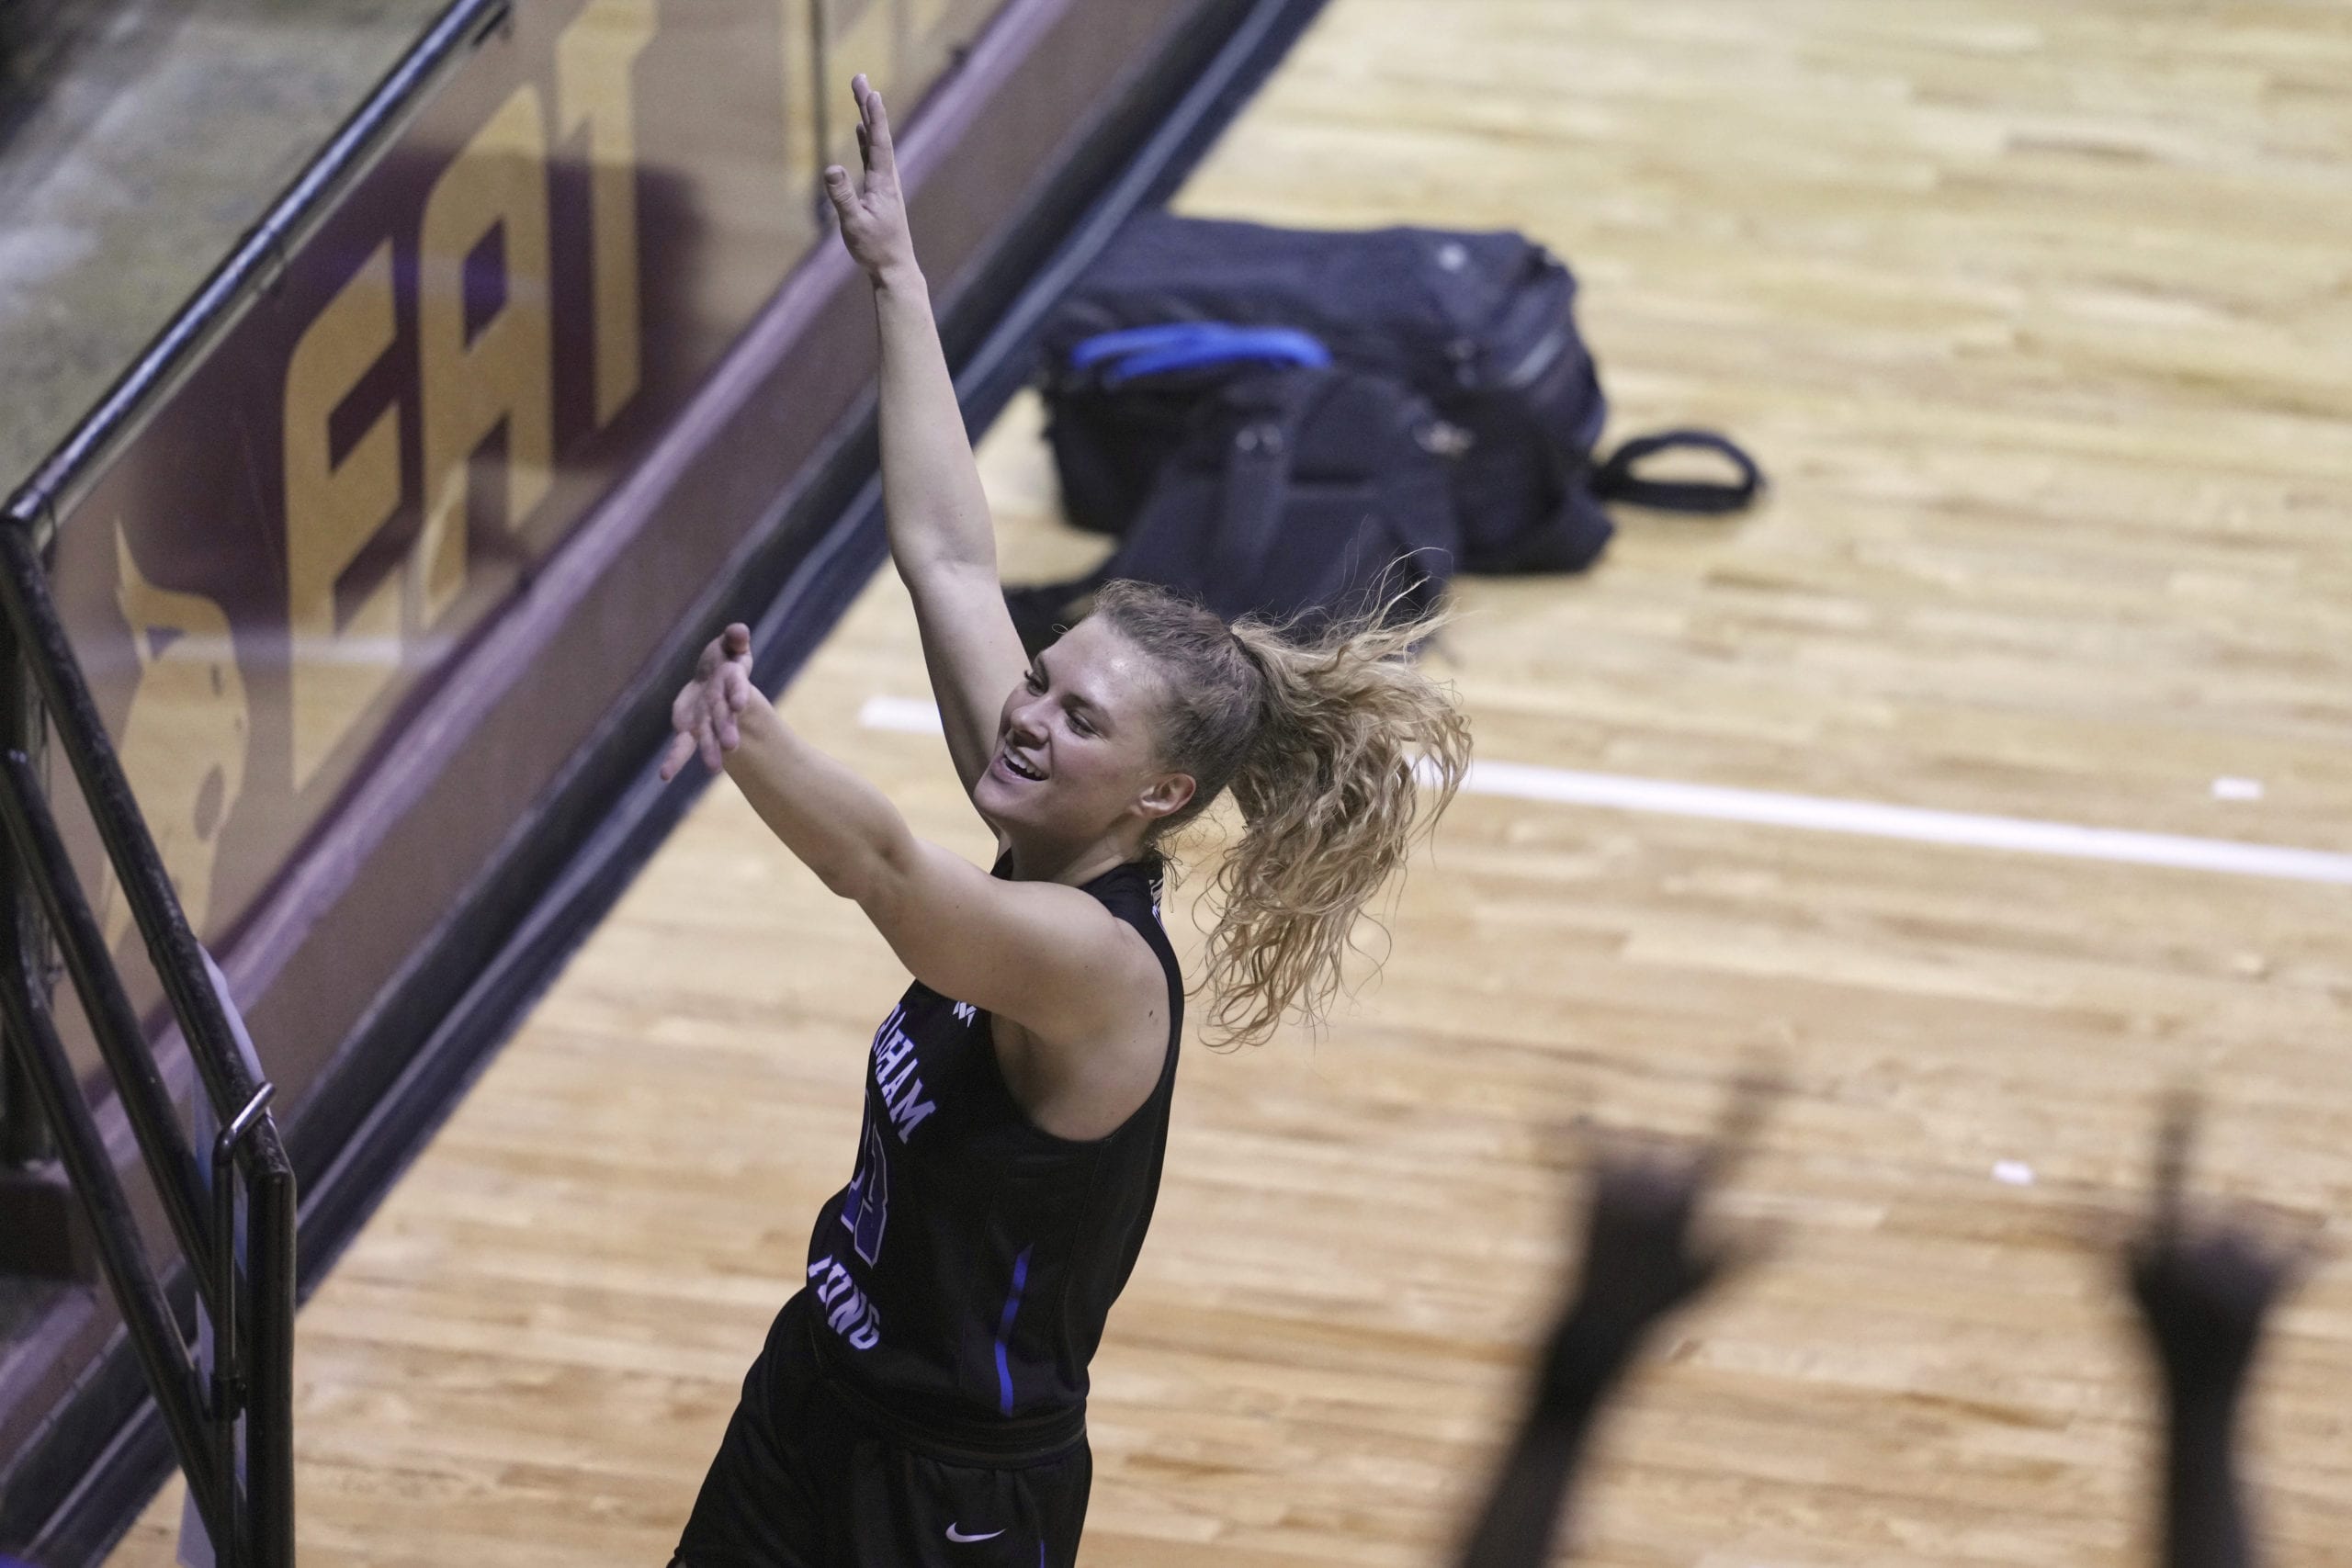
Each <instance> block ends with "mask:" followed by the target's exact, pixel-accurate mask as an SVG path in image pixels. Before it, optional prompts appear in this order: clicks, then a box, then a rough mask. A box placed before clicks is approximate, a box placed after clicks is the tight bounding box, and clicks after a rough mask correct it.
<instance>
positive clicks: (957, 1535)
mask: <svg viewBox="0 0 2352 1568" xmlns="http://www.w3.org/2000/svg"><path fill="white" fill-rule="evenodd" d="M1003 1533H1004V1532H1003V1531H1002V1530H990V1531H989V1533H988V1534H986V1535H966V1534H965V1533H964V1532H963V1531H962V1530H959V1529H956V1527H955V1526H954V1525H949V1526H948V1527H947V1539H948V1540H953V1541H959V1542H960V1541H972V1540H995V1539H996V1538H997V1537H999V1536H1001V1535H1002V1534H1003Z"/></svg>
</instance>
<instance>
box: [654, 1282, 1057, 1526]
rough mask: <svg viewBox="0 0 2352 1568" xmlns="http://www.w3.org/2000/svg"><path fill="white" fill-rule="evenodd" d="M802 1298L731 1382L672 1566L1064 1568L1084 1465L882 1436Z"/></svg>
mask: <svg viewBox="0 0 2352 1568" xmlns="http://www.w3.org/2000/svg"><path fill="white" fill-rule="evenodd" d="M815 1321H816V1320H815V1314H814V1307H813V1305H812V1304H811V1303H810V1300H809V1293H808V1292H806V1291H803V1292H800V1293H799V1294H797V1295H796V1296H794V1297H793V1298H792V1300H791V1301H789V1302H787V1303H785V1308H784V1310H783V1311H782V1312H780V1313H778V1314H776V1319H775V1325H774V1326H772V1327H771V1328H770V1329H769V1330H768V1339H767V1345H766V1347H765V1348H763V1350H762V1351H761V1352H760V1358H759V1359H758V1360H756V1361H754V1362H753V1363H752V1370H751V1371H750V1372H749V1373H748V1374H747V1375H746V1376H745V1377H744V1379H743V1398H742V1402H741V1404H738V1405H737V1406H736V1407H735V1414H734V1416H732V1417H731V1418H730V1419H729V1421H728V1423H727V1435H726V1436H725V1437H724V1438H721V1439H720V1441H719V1445H718V1457H717V1458H716V1459H714V1460H712V1461H711V1464H710V1472H709V1474H707V1476H705V1477H704V1478H703V1483H702V1492H701V1495H699V1496H697V1497H696V1498H695V1507H694V1513H693V1514H692V1515H691V1516H690V1517H688V1518H687V1520H686V1528H685V1533H684V1535H682V1536H681V1537H680V1538H679V1540H678V1551H677V1555H676V1557H675V1558H674V1559H673V1561H672V1564H671V1568H886V1565H887V1568H932V1565H936V1568H1070V1565H1071V1564H1072V1563H1074V1562H1076V1560H1077V1557H1078V1537H1079V1531H1080V1527H1081V1526H1082V1525H1083V1524H1084V1523H1085V1520H1086V1497H1087V1492H1088V1490H1089V1488H1090V1487H1091V1485H1092V1483H1093V1479H1094V1461H1093V1456H1092V1454H1091V1453H1090V1452H1089V1451H1088V1449H1087V1446H1086V1438H1085V1433H1084V1430H1083V1428H1080V1430H1079V1432H1078V1435H1077V1439H1076V1441H1075V1442H1074V1443H1071V1442H1064V1443H1061V1444H1058V1445H1057V1446H1056V1447H1055V1448H1054V1449H1053V1450H1049V1451H1046V1452H1043V1453H1038V1454H1034V1455H1027V1456H1023V1457H1021V1458H1019V1459H1017V1460H1014V1459H1008V1458H1006V1457H1004V1456H1002V1455H1000V1454H982V1453H978V1452H973V1451H970V1450H966V1449H961V1448H959V1447H958V1446H957V1445H956V1444H955V1443H954V1442H952V1441H948V1442H930V1441H924V1440H922V1439H921V1438H920V1437H919V1436H918V1435H916V1434H911V1433H909V1432H906V1431H904V1430H891V1429H888V1426H889V1424H888V1423H887V1422H886V1421H883V1420H880V1419H877V1416H878V1413H877V1412H876V1409H875V1407H874V1406H873V1405H872V1404H870V1403H868V1402H867V1401H866V1400H865V1399H864V1398H862V1397H861V1396H860V1395H859V1394H858V1393H857V1392H856V1391H855V1390H854V1389H850V1388H848V1387H845V1386H844V1385H843V1383H842V1379H841V1377H840V1375H839V1374H838V1373H836V1372H834V1371H831V1370H830V1369H828V1368H827V1367H825V1365H824V1364H823V1363H822V1362H821V1361H820V1359H819V1352H818V1350H817V1348H816V1344H815V1341H814V1339H813V1337H812V1325H813V1324H814V1323H815Z"/></svg>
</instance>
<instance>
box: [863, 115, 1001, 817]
mask: <svg viewBox="0 0 2352 1568" xmlns="http://www.w3.org/2000/svg"><path fill="white" fill-rule="evenodd" d="M851 90H852V91H853V92H854V94H855V95H856V97H857V112H858V130H857V138H858V151H859V153H860V154H861V162H862V164H863V165H864V166H863V168H862V170H861V171H860V172H859V173H858V174H856V175H852V174H851V173H850V172H849V171H848V170H846V169H842V168H840V167H834V168H830V169H827V170H826V171H825V194H826V196H827V197H829V198H830V199H831V202H832V206H833V213H834V216H835V217H837V218H838V219H839V220H841V229H842V243H843V244H844V245H846V246H847V247H848V249H849V254H850V255H851V257H852V258H853V259H854V261H856V263H857V265H859V266H860V267H861V268H863V269H864V270H865V275H866V276H867V277H868V278H869V279H870V280H871V281H872V282H873V285H874V313H875V318H876V322H877V324H878V325H879V327H880V329H881V338H882V357H881V394H880V410H879V415H878V417H879V421H880V424H881V434H882V505H883V510H884V512H885V513H886V514H887V516H888V528H889V536H890V557H891V559H892V560H893V561H895V562H896V563H897V565H898V569H899V578H900V580H901V581H904V582H905V583H906V585H907V590H908V592H910V594H912V595H913V598H914V603H915V620H916V624H917V625H918V626H919V627H920V628H921V630H922V652H923V660H924V662H925V664H926V665H927V667H928V668H929V670H930V672H931V686H932V693H933V696H935V697H936V698H937V699H938V703H939V712H940V717H941V719H942V720H943V722H944V726H945V728H946V731H947V749H948V751H949V753H950V754H951V755H952V756H953V757H954V758H955V761H956V775H957V776H958V777H959V778H961V779H962V780H963V781H964V787H965V788H966V789H967V790H968V789H970V788H971V787H972V784H973V783H974V781H976V780H977V779H978V777H979V776H980V772H981V770H982V769H984V768H986V767H987V766H988V761H989V754H990V753H991V752H992V751H993V750H995V746H996V731H997V715H998V711H999V709H1000V708H1001V705H1002V704H1003V702H1004V698H1005V694H1007V693H1008V692H1010V691H1012V688H1013V685H1014V683H1015V682H1018V681H1019V680H1020V679H1021V677H1022V672H1023V671H1024V670H1025V669H1026V668H1027V667H1028V659H1027V657H1026V655H1025V654H1024V653H1023V650H1022V647H1021V637H1020V634H1019V633H1017V632H1016V631H1014V629H1013V626H1012V615H1011V614H1010V613H1009V612H1007V611H1006V609H1005V607H1004V591H1003V587H1002V585H1001V582H1000V581H999V580H998V577H997V564H996V526H995V523H994V520H993V519H992V518H991V517H990V516H989V503H988V496H987V493H986V492H985V491H983V490H982V489H981V488H980V470H979V466H978V464H977V463H975V462H974V461H973V459H972V446H971V442H970V440H969V438H968V437H967V436H966V434H965V433H964V414H963V410H962V409H961V408H960V407H959V406H958V405H957V403H956V385H955V382H954V380H953V379H952V378H950V377H949V375H948V373H947V356H946V355H945V353H944V351H943V350H942V349H941V348H940V344H939V329H938V325H937V323H936V322H934V321H933V319H932V313H931V294H930V290H929V288H927V286H926V285H925V283H924V281H923V276H922V268H921V267H920V266H918V265H916V262H915V247H914V240H913V238H912V236H911V234H910V231H909V230H908V227H907V210H906V204H905V201H904V200H903V199H902V197H901V195H900V192H899V164H898V156H897V152H896V151H895V149H894V148H893V147H892V145H891V141H890V118H889V114H888V111H887V110H886V109H885V108H884V107H883V105H882V95H881V94H879V93H877V92H876V91H875V90H874V88H873V87H872V86H871V85H869V84H868V83H867V82H866V79H865V77H864V76H859V77H857V78H856V79H855V80H854V81H853V82H852V83H851Z"/></svg>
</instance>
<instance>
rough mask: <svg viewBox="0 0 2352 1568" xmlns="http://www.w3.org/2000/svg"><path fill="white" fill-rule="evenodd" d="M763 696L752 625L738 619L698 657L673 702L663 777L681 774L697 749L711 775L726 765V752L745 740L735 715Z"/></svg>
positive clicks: (667, 779)
mask: <svg viewBox="0 0 2352 1568" xmlns="http://www.w3.org/2000/svg"><path fill="white" fill-rule="evenodd" d="M758 697H759V688H758V687H756V686H754V685H752V628H751V627H749V626H744V625H743V624H742V623H741V622H740V621H738V622H736V623H735V624H734V625H732V626H729V627H728V628H727V629H726V630H725V631H723V632H720V633H719V634H718V636H717V637H713V638H711V639H710V644H709V646H708V647H707V648H705V649H703V650H702V657H701V658H699V659H697V660H695V674H694V679H693V680H691V681H688V682H686V683H685V685H684V687H682V688H680V690H679V692H678V699H677V701H675V702H673V703H672V704H671V705H670V728H672V729H673V730H674V731H675V732H676V733H675V734H673V736H672V737H671V739H670V745H669V749H668V750H665V751H663V752H662V781H663V782H664V783H667V782H668V781H669V780H671V779H673V778H676V777H677V776H678V771H679V770H680V769H681V768H684V766H685V765H686V761H687V759H688V758H691V757H693V756H695V754H696V753H697V752H699V753H700V754H701V756H702V760H703V765H704V766H706V767H707V768H708V769H709V770H710V771H711V772H712V773H718V771H720V770H721V769H722V768H724V767H726V766H727V753H728V752H729V751H732V750H735V748H736V747H737V746H738V745H739V744H741V740H742V732H741V729H740V728H738V727H737V724H736V716H738V715H739V714H741V712H742V711H743V710H744V709H745V708H747V707H749V706H750V705H752V702H753V701H755V700H757V699H758Z"/></svg>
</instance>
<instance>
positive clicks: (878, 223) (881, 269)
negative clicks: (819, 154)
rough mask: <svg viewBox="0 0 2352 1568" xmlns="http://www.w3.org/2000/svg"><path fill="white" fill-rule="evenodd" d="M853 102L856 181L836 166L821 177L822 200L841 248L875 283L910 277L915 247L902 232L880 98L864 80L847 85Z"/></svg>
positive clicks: (894, 159) (894, 161) (903, 211)
mask: <svg viewBox="0 0 2352 1568" xmlns="http://www.w3.org/2000/svg"><path fill="white" fill-rule="evenodd" d="M850 92H851V93H852V94H853V95H854V96H855V97H856V99H857V155H858V162H859V164H861V165H862V167H861V169H860V171H859V172H858V173H857V174H856V175H852V174H851V173H850V172H849V171H848V170H847V169H844V168H842V166H841V165H840V164H833V165H832V166H831V167H830V168H828V169H827V170H826V171H825V195H826V197H827V198H828V199H830V200H831V202H832V204H833V216H834V217H835V218H837V219H839V220H841V226H842V244H844V245H846V246H848V247H849V254H850V258H851V259H852V260H853V261H854V262H856V263H857V265H859V266H861V267H863V268H864V269H865V274H866V276H869V277H871V278H873V279H874V280H875V281H876V282H877V283H879V282H881V281H882V280H883V278H884V277H885V276H887V275H889V274H895V273H901V272H910V271H912V270H913V269H914V265H915V243H914V238H913V236H912V235H911V234H910V232H909V231H908V229H907V206H906V201H905V199H904V197H902V196H901V194H900V192H899V160H898V155H897V153H896V152H894V151H893V150H892V148H891V145H890V116H889V112H888V110H887V109H885V108H884V107H882V95H881V94H880V93H877V92H876V91H875V90H874V85H873V84H872V83H870V82H868V81H866V79H865V77H864V76H863V75H859V76H856V77H854V78H852V79H851V81H850Z"/></svg>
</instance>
